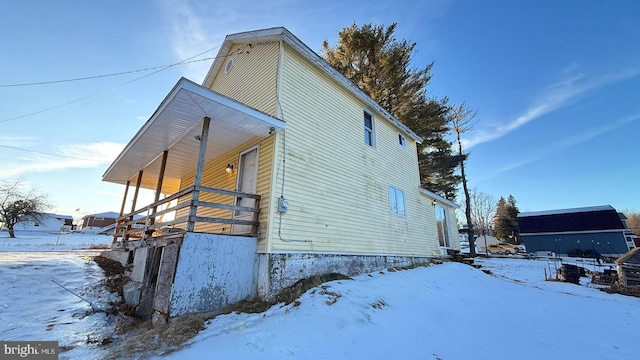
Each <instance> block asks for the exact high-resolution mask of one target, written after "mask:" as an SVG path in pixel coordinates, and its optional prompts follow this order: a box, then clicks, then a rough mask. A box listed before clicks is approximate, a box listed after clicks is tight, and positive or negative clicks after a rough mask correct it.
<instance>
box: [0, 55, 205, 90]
mask: <svg viewBox="0 0 640 360" xmlns="http://www.w3.org/2000/svg"><path fill="white" fill-rule="evenodd" d="M215 58H216V57H215V56H212V57H207V58H204V59H198V60H191V61H181V62H177V63H174V64H169V65H161V66H153V67H148V68H144V69H136V70H129V71H122V72H118V73H112V74H102V75H94V76H85V77H78V78H71V79H61V80H51V81H40V82H31V83H19V84H0V88H8V87H20V86H34V85H49V84H59V83H66V82H73V81H83V80H92V79H100V78H105V77H112V76H120V75H127V74H133V73H138V72H144V71H150V70H155V69H163V68H169V67H172V66H176V65H184V64H191V63H195V62H199V61H206V60H211V59H215Z"/></svg>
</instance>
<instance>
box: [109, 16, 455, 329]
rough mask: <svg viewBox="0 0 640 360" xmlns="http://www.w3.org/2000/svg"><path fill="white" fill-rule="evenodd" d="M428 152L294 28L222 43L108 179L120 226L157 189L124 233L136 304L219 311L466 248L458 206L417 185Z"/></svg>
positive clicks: (173, 310) (171, 311)
mask: <svg viewBox="0 0 640 360" xmlns="http://www.w3.org/2000/svg"><path fill="white" fill-rule="evenodd" d="M420 141H421V139H420V137H419V136H418V135H416V134H415V133H414V132H413V131H411V129H409V128H407V127H406V126H404V125H403V124H402V123H401V122H400V121H398V120H397V119H395V118H394V117H393V116H391V114H389V113H388V112H387V111H385V110H384V109H383V108H382V107H380V106H379V105H378V104H377V103H376V102H375V101H373V100H372V99H371V98H370V97H369V96H367V95H366V94H365V93H364V92H362V91H361V90H360V89H358V88H357V87H356V86H355V85H353V84H352V83H351V82H349V81H348V80H347V79H346V78H345V77H344V76H342V75H341V74H340V73H338V72H337V71H335V70H334V69H333V68H332V67H331V66H330V65H328V64H327V63H326V62H325V61H324V60H323V59H322V58H321V57H319V56H318V55H317V54H316V53H315V52H314V51H313V50H311V49H310V48H309V47H307V46H306V45H305V44H303V43H302V42H301V41H300V40H299V39H298V38H296V37H295V36H294V35H293V34H291V33H290V32H289V31H288V30H286V29H284V28H270V29H264V30H257V31H250V32H244V33H238V34H233V35H229V36H227V37H226V39H225V41H224V43H223V44H222V46H221V48H220V50H219V53H218V56H217V57H216V59H215V60H214V62H213V65H212V66H211V68H210V70H209V73H208V75H207V76H206V78H205V80H204V82H203V84H202V85H197V84H195V83H193V82H191V81H189V80H187V79H184V78H183V79H180V80H179V81H178V83H177V84H176V85H175V86H174V88H173V89H172V90H171V92H170V93H169V94H168V95H167V96H166V98H165V99H164V100H163V101H162V103H161V104H160V105H159V107H158V109H157V110H156V111H155V113H154V114H153V115H152V116H151V118H150V119H149V120H148V121H147V122H146V123H145V124H144V125H143V126H142V128H141V129H140V130H139V132H138V133H137V134H136V135H135V136H134V137H133V139H132V140H131V141H130V142H129V144H128V145H127V146H126V147H125V149H124V150H123V151H122V153H121V154H120V155H119V156H118V157H117V159H116V160H115V161H114V162H113V164H112V165H111V166H110V167H109V168H108V170H107V171H106V172H105V174H104V176H103V180H104V181H109V182H114V183H121V184H123V185H126V187H125V189H126V190H125V195H124V199H123V205H122V211H121V213H123V212H124V210H125V209H124V207H125V202H126V199H127V193H128V190H129V188H130V187H132V186H133V185H134V184H135V187H134V189H135V194H137V193H138V190H139V189H140V188H146V189H152V190H155V191H156V199H155V200H156V202H155V203H153V204H145V205H144V206H142V207H138V208H136V204H135V199H136V197H137V196H136V195H134V201H133V203H134V204H133V207H132V209H131V213H130V214H125V215H123V216H122V217H121V219H120V220H119V224H118V228H117V229H116V235H115V238H114V246H113V252H114V253H116V252H119V254H122V255H123V256H124V258H125V259H126V260H123V261H128V262H130V263H132V264H133V273H132V280H133V281H132V282H131V283H130V285H128V288H127V289H125V294H126V295H127V298H128V300H127V301H128V302H130V303H133V304H135V305H137V306H138V313H139V314H141V315H143V316H147V315H149V314H152V313H153V314H154V315H155V316H156V317H159V316H164V317H171V316H178V315H182V314H186V313H193V312H201V311H210V310H215V309H218V308H221V307H224V306H226V305H229V304H232V303H234V302H237V301H240V300H243V299H247V298H253V297H260V298H262V299H268V300H272V299H274V298H275V297H276V296H277V294H278V293H279V291H281V290H282V289H284V288H286V287H289V286H291V285H293V284H294V283H295V282H297V281H299V280H300V279H303V278H306V277H309V276H312V275H317V274H324V273H342V274H344V275H348V276H352V275H357V274H361V273H365V272H370V271H375V270H380V269H386V268H389V267H394V266H406V265H410V264H419V263H427V262H429V261H430V259H431V258H433V257H436V256H441V255H443V254H446V249H449V248H459V243H458V234H457V225H456V220H455V215H454V210H455V208H456V207H457V205H455V204H454V203H452V202H451V201H449V200H447V199H445V198H443V197H440V196H438V195H436V194H433V193H431V192H429V191H427V190H424V189H421V188H420V186H419V185H420V179H419V171H418V158H417V150H416V143H418V142H420ZM139 214H141V215H147V222H146V224H145V226H144V228H142V229H141V228H140V226H139V223H140V222H139V221H135V223H134V222H132V221H130V219H132V218H133V216H134V215H139ZM135 225H138V226H135Z"/></svg>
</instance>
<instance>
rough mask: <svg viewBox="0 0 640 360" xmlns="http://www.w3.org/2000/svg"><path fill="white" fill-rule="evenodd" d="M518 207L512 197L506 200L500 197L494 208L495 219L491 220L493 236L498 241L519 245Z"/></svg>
mask: <svg viewBox="0 0 640 360" xmlns="http://www.w3.org/2000/svg"><path fill="white" fill-rule="evenodd" d="M519 212H520V211H519V210H518V207H517V206H516V199H515V198H514V197H513V195H509V198H508V200H505V199H504V197H500V200H498V205H497V207H496V217H495V219H494V220H493V228H494V232H495V236H496V237H497V238H498V239H502V240H505V241H507V242H510V243H519V242H520V241H519V239H520V228H519V227H518V213H519Z"/></svg>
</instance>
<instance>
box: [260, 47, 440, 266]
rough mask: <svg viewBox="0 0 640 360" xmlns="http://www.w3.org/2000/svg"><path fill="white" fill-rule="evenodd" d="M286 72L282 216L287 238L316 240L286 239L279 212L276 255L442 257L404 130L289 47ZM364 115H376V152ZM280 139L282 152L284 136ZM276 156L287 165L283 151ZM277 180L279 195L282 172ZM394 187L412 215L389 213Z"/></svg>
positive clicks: (283, 78)
mask: <svg viewBox="0 0 640 360" xmlns="http://www.w3.org/2000/svg"><path fill="white" fill-rule="evenodd" d="M282 67H283V69H282V74H281V79H280V81H282V84H281V88H280V89H281V90H280V91H281V98H280V101H281V105H282V107H283V113H284V119H283V120H284V121H285V122H286V123H287V129H286V177H285V187H284V193H285V197H286V198H287V199H288V200H289V202H290V207H289V211H288V213H286V214H285V215H283V216H282V229H281V230H282V237H283V238H284V239H286V240H305V239H307V240H311V242H310V243H302V242H283V241H280V239H279V238H278V235H277V232H278V215H277V214H276V215H274V220H273V225H272V226H273V227H274V229H273V231H272V233H271V234H273V235H272V236H271V244H272V245H271V246H270V251H285V250H312V251H321V252H352V253H367V254H371V253H382V254H416V255H433V254H435V253H437V252H439V249H438V246H437V244H438V242H437V241H436V240H435V218H434V217H435V215H434V213H433V210H432V206H431V203H430V201H429V200H428V199H427V198H425V197H423V196H421V195H420V194H419V190H418V187H419V173H418V166H417V154H416V146H415V145H416V144H415V143H413V142H411V141H410V140H408V141H407V147H406V148H402V147H401V146H400V145H399V144H398V130H397V129H396V128H395V127H394V126H393V125H392V124H391V123H390V122H389V121H388V120H386V119H384V118H383V117H382V115H381V114H379V113H377V112H375V111H374V109H371V108H368V107H367V106H366V105H365V104H363V103H362V102H360V101H359V100H358V99H356V98H355V97H354V96H352V95H351V94H350V93H348V92H347V91H345V90H343V89H342V87H340V86H339V85H338V84H336V83H335V80H334V79H332V78H329V77H328V76H326V75H324V74H323V73H321V72H320V71H318V70H317V69H315V67H313V66H311V65H310V64H309V63H308V62H307V60H305V59H303V58H302V57H301V56H300V55H298V54H297V53H295V52H294V51H293V50H292V49H290V48H288V46H285V54H284V56H283V64H282ZM365 109H366V110H368V111H370V112H373V114H374V118H375V119H374V121H375V125H374V126H375V147H370V146H367V145H365V144H364V139H363V137H364V136H363V131H364V129H363V111H364V110H365ZM405 137H407V139H408V136H407V135H406V134H405ZM278 141H279V142H281V143H280V144H279V147H282V146H283V143H282V141H283V136H282V134H279V136H278ZM276 158H277V161H278V162H281V160H282V153H281V151H279V152H278V153H277V154H276ZM276 179H277V183H276V184H275V189H277V192H278V193H279V191H280V190H279V189H280V186H281V184H282V171H279V172H278V174H277V176H276ZM389 185H393V186H395V187H397V188H399V189H401V190H403V191H404V195H405V204H406V213H407V215H406V217H399V216H396V215H392V214H390V210H389V195H388V187H389ZM276 206H277V204H276V202H274V209H275V207H276ZM273 211H275V210H273Z"/></svg>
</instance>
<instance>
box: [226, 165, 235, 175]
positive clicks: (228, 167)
mask: <svg viewBox="0 0 640 360" xmlns="http://www.w3.org/2000/svg"><path fill="white" fill-rule="evenodd" d="M234 168H235V165H234V164H227V170H226V171H227V174H231V173H232V172H233V169H234Z"/></svg>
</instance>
